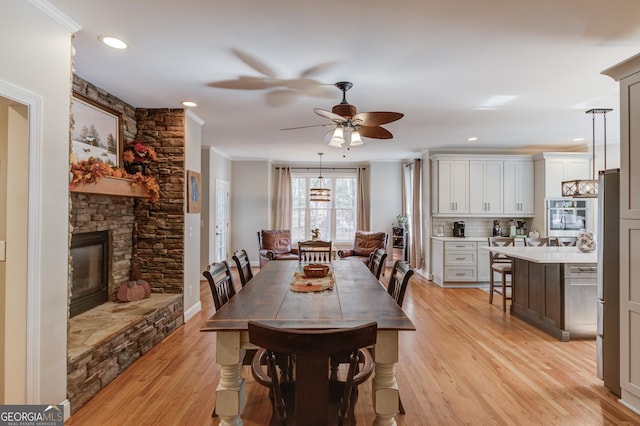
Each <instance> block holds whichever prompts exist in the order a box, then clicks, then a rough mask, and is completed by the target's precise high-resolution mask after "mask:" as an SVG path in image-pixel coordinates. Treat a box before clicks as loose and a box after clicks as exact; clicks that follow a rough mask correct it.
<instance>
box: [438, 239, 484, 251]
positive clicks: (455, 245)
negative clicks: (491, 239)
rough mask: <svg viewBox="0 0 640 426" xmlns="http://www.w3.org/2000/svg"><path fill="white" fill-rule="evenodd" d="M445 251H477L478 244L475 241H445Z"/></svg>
mask: <svg viewBox="0 0 640 426" xmlns="http://www.w3.org/2000/svg"><path fill="white" fill-rule="evenodd" d="M444 249H445V250H456V251H460V250H473V251H475V250H476V243H475V242H474V241H459V242H458V241H445V243H444Z"/></svg>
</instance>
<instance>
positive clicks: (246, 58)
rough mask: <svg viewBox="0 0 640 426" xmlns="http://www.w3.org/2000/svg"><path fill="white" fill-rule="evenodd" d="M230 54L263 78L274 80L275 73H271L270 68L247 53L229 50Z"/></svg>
mask: <svg viewBox="0 0 640 426" xmlns="http://www.w3.org/2000/svg"><path fill="white" fill-rule="evenodd" d="M231 52H232V53H233V54H234V55H235V56H236V57H237V58H238V59H240V60H241V61H242V62H244V63H245V64H247V65H249V66H250V67H251V68H253V69H254V70H256V71H258V72H259V73H260V74H262V75H264V76H265V77H269V78H276V73H275V72H273V70H272V69H271V68H269V67H268V66H267V65H265V64H263V63H262V62H260V61H259V60H257V59H256V58H254V57H253V56H251V55H249V54H248V53H244V52H242V51H240V50H238V49H231Z"/></svg>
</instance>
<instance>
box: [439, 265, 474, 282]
mask: <svg viewBox="0 0 640 426" xmlns="http://www.w3.org/2000/svg"><path fill="white" fill-rule="evenodd" d="M444 280H445V281H453V282H455V281H477V280H476V268H475V264H474V265H473V266H470V267H468V268H463V267H456V268H446V267H445V268H444Z"/></svg>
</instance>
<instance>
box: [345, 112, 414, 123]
mask: <svg viewBox="0 0 640 426" xmlns="http://www.w3.org/2000/svg"><path fill="white" fill-rule="evenodd" d="M402 117H404V114H402V113H399V112H387V111H376V112H359V113H357V114H356V115H354V116H353V119H352V120H353V122H354V123H359V124H361V125H362V126H379V125H381V124H387V123H391V122H392V121H396V120H400V119H401V118H402Z"/></svg>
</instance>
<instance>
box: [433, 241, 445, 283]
mask: <svg viewBox="0 0 640 426" xmlns="http://www.w3.org/2000/svg"><path fill="white" fill-rule="evenodd" d="M431 275H432V278H431V280H432V281H433V282H435V283H436V284H438V285H442V279H443V276H444V242H443V241H442V240H436V239H433V238H432V239H431Z"/></svg>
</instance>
